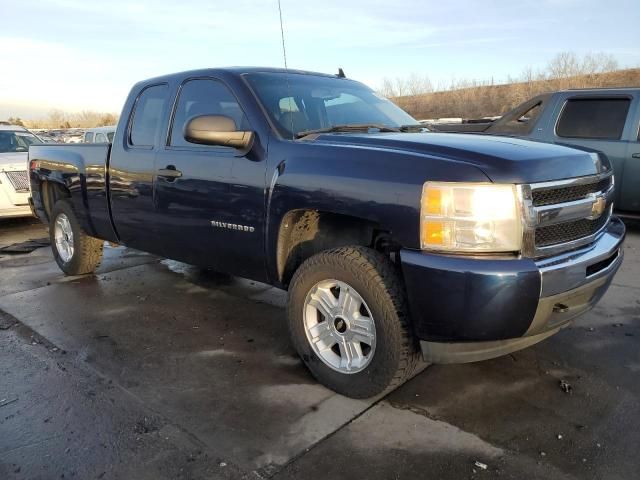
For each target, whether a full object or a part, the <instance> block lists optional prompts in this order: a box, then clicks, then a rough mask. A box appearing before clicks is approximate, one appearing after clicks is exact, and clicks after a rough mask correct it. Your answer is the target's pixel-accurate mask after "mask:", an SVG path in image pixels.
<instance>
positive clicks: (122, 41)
mask: <svg viewBox="0 0 640 480" xmlns="http://www.w3.org/2000/svg"><path fill="white" fill-rule="evenodd" d="M3 9H4V10H5V11H6V15H5V18H28V20H29V22H30V23H29V24H30V28H29V29H24V23H21V22H12V23H11V24H10V25H8V26H5V29H4V30H3V33H2V34H0V45H2V46H3V48H1V49H0V62H2V64H3V65H15V66H16V68H9V69H5V72H4V73H3V75H2V76H1V77H0V118H5V117H9V116H13V117H21V118H24V119H35V118H40V117H43V116H45V115H46V114H47V113H48V112H49V111H51V110H53V109H58V110H62V111H64V112H68V113H76V112H80V111H83V110H91V111H96V112H112V113H116V114H117V113H120V110H121V108H122V104H123V103H124V100H125V98H126V95H127V94H128V91H129V89H130V88H131V86H132V85H133V84H134V83H136V82H138V81H140V80H142V79H145V78H150V77H154V76H157V75H162V74H165V73H170V72H174V71H183V70H192V69H198V68H206V67H209V66H211V67H214V66H223V65H233V64H257V65H265V66H273V67H283V52H282V44H281V37H280V23H279V16H278V4H277V2H276V1H274V2H272V4H271V3H269V4H265V3H259V4H257V5H253V4H252V2H248V1H246V0H238V1H234V2H229V1H225V2H221V4H220V5H219V6H214V5H211V4H209V3H207V2H205V1H204V0H191V1H189V2H185V3H184V4H182V5H173V4H164V5H158V4H157V2H154V1H153V0H139V1H137V2H136V3H135V4H132V3H130V2H127V1H125V0H114V1H113V2H110V4H109V7H108V8H105V7H104V5H103V4H88V3H84V2H83V1H82V0H45V1H44V2H35V1H33V0H26V1H24V2H20V3H16V2H12V3H10V4H7V5H5V6H3ZM282 10H283V11H282V13H283V21H284V33H285V44H286V49H287V61H288V65H289V68H291V69H294V68H295V69H302V70H312V71H320V72H325V73H332V72H337V70H338V67H342V68H344V70H345V73H346V74H347V76H348V77H349V78H353V79H355V80H359V81H362V82H364V83H366V84H367V85H369V86H370V87H372V88H376V89H379V88H380V87H381V86H382V83H383V81H384V79H385V78H391V79H395V78H397V77H401V78H406V77H409V76H410V75H412V74H417V75H420V76H426V77H428V78H429V80H430V81H431V82H432V84H433V85H434V86H436V87H438V86H442V85H444V84H449V83H451V82H453V81H459V80H475V81H486V82H492V83H495V84H501V83H507V82H508V81H509V80H510V79H512V78H513V77H517V76H520V75H521V74H522V72H523V71H524V70H525V69H527V68H531V69H533V70H534V71H538V70H540V69H542V68H544V67H545V66H546V65H547V64H548V63H549V62H550V61H551V60H552V58H553V57H554V56H555V55H557V54H558V53H560V52H564V51H571V52H574V53H576V55H578V56H583V55H585V54H587V53H598V52H602V53H604V54H607V55H610V56H612V57H613V58H614V59H615V60H616V61H617V62H618V64H619V68H620V69H624V68H634V67H637V66H638V65H640V50H639V49H637V48H629V47H624V46H625V45H635V44H637V39H638V38H637V33H636V25H637V23H638V21H639V20H640V9H638V8H637V4H636V3H635V2H634V1H631V0H616V1H612V2H608V3H607V4H606V5H605V4H602V2H599V1H594V0H588V1H586V2H579V1H577V0H540V1H534V0H525V1H523V2H518V3H517V4H515V5H514V4H513V3H512V2H509V1H505V0H493V1H487V2H484V3H482V4H476V3H473V4H465V5H460V4H457V3H456V4H452V5H442V4H440V3H436V2H416V1H411V2H405V3H404V4H403V5H398V4H393V5H390V4H388V2H380V1H375V2H370V1H368V2H366V3H365V2H362V1H357V2H349V3H348V4H346V5H342V4H341V3H340V2H338V1H335V0H331V1H330V2H327V3H326V4H325V5H323V7H322V8H314V7H312V6H310V5H305V4H296V3H294V2H293V1H290V0H283V2H282ZM247 12H253V13H252V14H250V15H247ZM569 18H570V19H571V20H572V21H571V22H568V21H567V19H569ZM140 19H144V21H141V20H140ZM354 19H357V21H354ZM327 25H331V27H330V29H329V28H327ZM596 28H597V31H598V32H599V34H598V35H597V36H596V35H593V34H592V32H593V31H594V29H596ZM167 32H168V33H167ZM229 39H232V41H233V43H231V42H230V41H229ZM132 45H133V46H134V47H135V48H132ZM212 57H213V58H212ZM27 59H28V60H27ZM34 59H37V60H34ZM25 70H33V71H35V72H36V73H37V72H46V75H42V74H34V75H27V76H25V75H24V71H25Z"/></svg>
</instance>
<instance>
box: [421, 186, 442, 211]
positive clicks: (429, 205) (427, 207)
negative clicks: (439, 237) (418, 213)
mask: <svg viewBox="0 0 640 480" xmlns="http://www.w3.org/2000/svg"><path fill="white" fill-rule="evenodd" d="M422 201H423V205H422V211H423V212H424V214H426V215H441V213H442V192H441V191H440V190H439V189H436V188H429V189H426V191H425V195H424V196H423V198H422Z"/></svg>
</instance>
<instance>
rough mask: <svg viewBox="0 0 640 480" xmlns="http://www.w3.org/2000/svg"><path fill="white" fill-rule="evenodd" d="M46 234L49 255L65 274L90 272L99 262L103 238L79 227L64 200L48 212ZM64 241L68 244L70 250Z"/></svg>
mask: <svg viewBox="0 0 640 480" xmlns="http://www.w3.org/2000/svg"><path fill="white" fill-rule="evenodd" d="M69 231H70V233H71V235H68V233H69ZM56 235H58V236H57V237H56ZM60 235H62V238H61V237H60ZM49 238H50V239H51V250H53V257H54V258H55V260H56V263H57V264H58V266H59V267H60V269H61V270H62V271H63V272H64V273H65V274H66V275H83V274H86V273H93V272H95V270H96V268H98V266H99V265H100V261H101V260H102V250H103V246H104V242H103V241H102V240H99V239H97V238H94V237H90V236H89V235H87V234H86V233H85V232H84V231H83V230H82V228H81V227H80V224H79V223H78V220H77V219H76V216H75V214H74V213H73V209H72V208H71V205H69V203H68V202H66V201H64V200H61V201H58V202H57V203H56V204H55V205H54V207H53V210H52V212H51V216H50V220H49ZM65 245H71V246H72V250H69V249H67V248H65Z"/></svg>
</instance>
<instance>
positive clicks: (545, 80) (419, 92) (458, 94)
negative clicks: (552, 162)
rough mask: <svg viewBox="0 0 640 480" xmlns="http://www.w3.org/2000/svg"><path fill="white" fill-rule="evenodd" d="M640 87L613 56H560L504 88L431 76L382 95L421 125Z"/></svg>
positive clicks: (387, 86)
mask: <svg viewBox="0 0 640 480" xmlns="http://www.w3.org/2000/svg"><path fill="white" fill-rule="evenodd" d="M622 86H625V87H630V86H640V69H625V70H620V66H619V64H618V62H617V60H616V59H615V58H614V57H613V56H612V55H609V54H605V53H590V54H586V55H583V56H578V55H577V54H575V53H573V52H562V53H559V54H557V55H556V56H555V57H554V58H553V59H551V61H549V63H548V64H547V65H546V66H545V67H544V68H543V69H540V70H537V71H536V70H534V69H533V68H530V67H529V68H526V69H525V70H524V71H523V72H522V73H521V74H520V75H518V76H515V77H511V76H510V77H509V78H508V79H507V81H506V82H505V83H500V84H498V83H495V82H494V80H493V79H490V80H484V81H479V80H452V81H451V82H449V83H447V84H444V85H443V84H440V85H438V87H437V88H436V87H434V86H433V83H432V82H431V81H430V79H429V77H428V76H427V75H420V74H415V73H414V74H411V75H409V76H408V77H397V78H395V79H392V78H385V79H384V80H383V82H382V85H381V87H380V89H379V92H380V93H381V94H382V95H384V96H386V97H387V98H390V99H391V100H393V101H394V102H395V103H396V104H398V105H399V106H400V107H402V108H403V109H404V110H406V111H408V112H409V113H410V114H412V115H413V116H414V117H416V118H418V119H423V118H444V117H462V118H480V117H485V116H495V115H502V114H504V113H506V112H508V111H509V110H511V109H512V108H514V107H516V106H517V105H519V104H520V103H522V102H524V101H526V100H528V99H530V98H531V97H534V96H536V95H539V94H541V93H545V92H550V91H554V90H563V89H567V88H598V87H622Z"/></svg>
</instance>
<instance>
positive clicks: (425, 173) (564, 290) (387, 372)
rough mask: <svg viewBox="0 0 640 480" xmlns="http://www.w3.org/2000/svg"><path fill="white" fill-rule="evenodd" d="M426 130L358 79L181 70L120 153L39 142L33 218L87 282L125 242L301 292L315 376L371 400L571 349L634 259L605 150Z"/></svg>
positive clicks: (146, 91) (137, 107)
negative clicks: (447, 368)
mask: <svg viewBox="0 0 640 480" xmlns="http://www.w3.org/2000/svg"><path fill="white" fill-rule="evenodd" d="M423 130H424V129H423V128H422V126H421V125H419V124H418V123H417V121H416V120H415V119H413V118H412V117H411V116H409V115H408V114H407V113H405V112H404V111H402V110H401V109H400V108H398V107H397V106H395V105H394V104H392V103H391V102H389V101H388V100H386V99H384V98H382V97H380V96H379V95H378V94H376V93H375V92H374V91H372V90H371V89H369V88H368V87H366V86H364V85H363V84H361V83H358V82H356V81H353V80H350V79H347V78H344V76H343V75H342V74H339V75H323V74H317V73H311V72H303V71H294V70H280V69H267V68H228V69H205V70H198V71H191V72H185V73H178V74H173V75H167V76H163V77H158V78H153V79H151V80H146V81H143V82H140V83H138V84H137V85H135V86H134V87H133V89H132V91H131V93H130V95H129V97H128V99H127V100H126V103H125V105H124V109H123V112H122V115H121V116H120V121H119V124H118V126H117V128H116V133H115V136H114V139H113V142H112V144H104V143H103V144H84V145H37V146H32V147H31V148H30V151H29V171H30V176H29V178H30V183H31V190H32V196H33V206H34V209H35V211H36V212H37V214H38V215H39V217H40V218H41V219H42V221H43V222H46V223H47V224H48V225H49V229H50V235H51V244H52V249H53V254H54V257H55V260H56V262H57V263H58V265H59V266H60V268H61V269H62V271H63V272H64V273H66V274H68V275H78V274H88V273H91V272H93V271H94V270H95V269H96V267H97V266H98V264H99V263H100V259H101V256H102V249H103V243H104V241H109V242H114V243H118V244H124V245H127V246H129V247H132V248H135V249H139V250H143V251H147V252H151V253H154V254H157V255H159V256H163V257H168V258H171V259H175V260H178V261H182V262H186V263H190V264H195V265H200V266H203V267H207V268H211V269H214V270H217V271H223V272H227V273H230V274H234V275H237V276H242V277H246V278H250V279H253V280H257V281H260V282H266V283H268V284H272V285H275V286H277V287H279V288H282V289H287V290H288V293H289V304H288V309H287V317H288V324H289V330H290V334H291V339H292V343H293V345H294V346H295V348H296V350H297V352H298V353H299V355H300V357H301V359H302V361H303V362H304V363H305V364H306V366H307V367H308V369H309V370H310V371H311V373H312V374H313V375H314V376H315V377H316V378H317V379H318V380H319V381H320V382H321V383H323V384H324V385H326V386H328V387H329V388H332V389H334V390H335V391H337V392H339V393H341V394H344V395H347V396H351V397H359V398H363V397H369V396H374V395H377V394H380V393H382V392H385V391H388V390H389V389H390V388H392V387H393V386H395V385H397V384H399V383H401V382H402V381H403V380H405V379H406V378H408V377H409V376H410V375H412V373H414V372H415V371H416V370H417V369H418V366H421V365H424V364H425V363H456V362H471V361H477V360H482V359H488V358H492V357H496V356H499V355H504V354H507V353H509V352H513V351H515V350H518V349H521V348H524V347H527V346H529V345H532V344H534V343H536V342H539V341H540V340H543V339H545V338H547V337H549V336H551V335H553V334H554V333H556V332H558V330H560V329H561V328H562V327H564V326H566V325H567V324H568V323H569V321H570V320H572V319H573V318H575V317H576V316H578V315H580V314H582V313H584V312H585V311H587V310H589V309H590V308H592V307H593V305H594V304H595V303H596V302H597V301H598V300H599V299H600V298H601V297H602V295H603V294H604V293H605V291H606V290H607V288H608V286H609V284H610V282H611V280H612V278H613V276H614V274H615V273H616V271H617V270H618V267H619V266H620V264H621V263H622V257H623V250H622V242H623V239H624V236H625V228H624V225H623V224H622V222H621V221H619V220H618V219H617V218H616V217H615V216H613V215H612V198H613V194H614V181H613V176H612V171H611V166H610V164H609V161H608V159H607V158H606V156H604V155H603V154H600V153H592V152H585V151H580V150H575V149H572V148H568V147H565V146H559V145H549V144H544V143H539V142H530V141H526V140H519V139H513V138H503V137H493V136H472V135H455V134H445V133H429V132H425V131H423Z"/></svg>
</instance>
